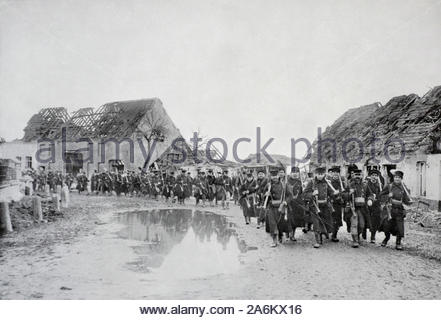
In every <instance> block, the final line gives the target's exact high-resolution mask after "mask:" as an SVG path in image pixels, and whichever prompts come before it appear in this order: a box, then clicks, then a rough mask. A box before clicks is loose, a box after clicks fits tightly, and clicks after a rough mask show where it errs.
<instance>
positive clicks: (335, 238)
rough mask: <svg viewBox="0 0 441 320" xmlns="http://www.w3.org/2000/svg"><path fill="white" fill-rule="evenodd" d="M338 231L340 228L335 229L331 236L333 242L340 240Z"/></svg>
mask: <svg viewBox="0 0 441 320" xmlns="http://www.w3.org/2000/svg"><path fill="white" fill-rule="evenodd" d="M337 232H338V230H334V231H333V232H332V236H331V241H332V242H339V241H340V240H338V238H337Z"/></svg>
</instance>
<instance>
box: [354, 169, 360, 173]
mask: <svg viewBox="0 0 441 320" xmlns="http://www.w3.org/2000/svg"><path fill="white" fill-rule="evenodd" d="M352 173H354V174H361V170H360V169H354V170H352Z"/></svg>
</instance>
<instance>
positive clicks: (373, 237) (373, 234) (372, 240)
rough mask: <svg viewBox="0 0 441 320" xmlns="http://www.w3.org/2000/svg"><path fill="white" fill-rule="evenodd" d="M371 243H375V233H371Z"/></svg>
mask: <svg viewBox="0 0 441 320" xmlns="http://www.w3.org/2000/svg"><path fill="white" fill-rule="evenodd" d="M371 243H375V231H372V232H371Z"/></svg>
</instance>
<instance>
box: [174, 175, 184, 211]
mask: <svg viewBox="0 0 441 320" xmlns="http://www.w3.org/2000/svg"><path fill="white" fill-rule="evenodd" d="M185 172H186V170H185V169H181V173H180V174H179V175H178V176H177V177H176V183H175V185H174V188H173V194H174V196H175V197H177V199H178V203H179V204H184V197H185V193H184V183H185V180H186V176H185Z"/></svg>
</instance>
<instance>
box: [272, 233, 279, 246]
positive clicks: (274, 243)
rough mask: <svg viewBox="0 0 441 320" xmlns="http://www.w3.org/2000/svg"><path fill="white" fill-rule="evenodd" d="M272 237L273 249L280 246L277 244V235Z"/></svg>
mask: <svg viewBox="0 0 441 320" xmlns="http://www.w3.org/2000/svg"><path fill="white" fill-rule="evenodd" d="M271 237H272V239H273V243H272V244H271V247H273V248H275V247H277V245H278V243H277V235H276V234H272V235H271Z"/></svg>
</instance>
